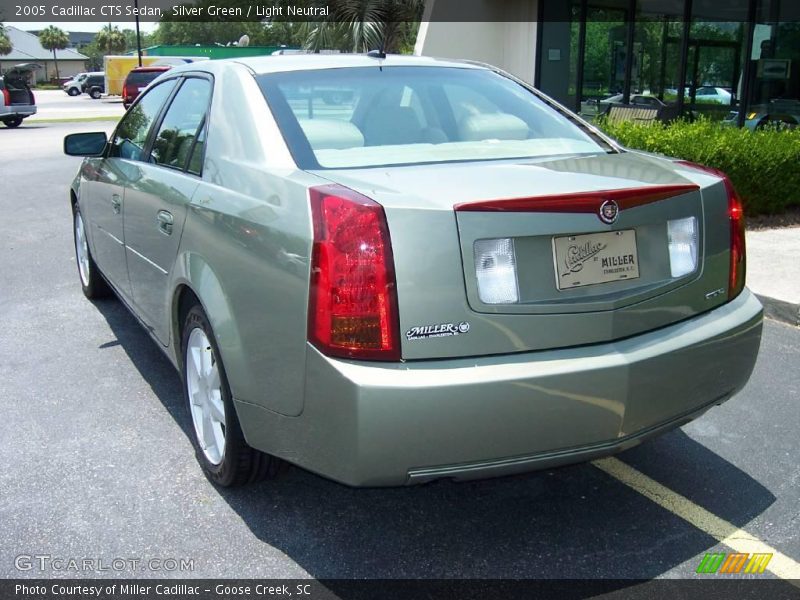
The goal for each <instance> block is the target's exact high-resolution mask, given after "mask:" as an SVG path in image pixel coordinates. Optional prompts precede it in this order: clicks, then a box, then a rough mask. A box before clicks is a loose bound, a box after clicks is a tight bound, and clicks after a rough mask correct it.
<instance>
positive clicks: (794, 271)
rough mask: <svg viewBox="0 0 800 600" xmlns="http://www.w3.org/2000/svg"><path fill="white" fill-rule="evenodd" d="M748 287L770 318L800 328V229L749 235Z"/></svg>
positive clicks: (748, 233) (791, 228) (754, 232)
mask: <svg viewBox="0 0 800 600" xmlns="http://www.w3.org/2000/svg"><path fill="white" fill-rule="evenodd" d="M747 287H749V288H750V290H752V291H753V293H755V294H756V295H757V296H758V297H759V298H760V299H761V302H762V303H763V304H764V312H765V313H766V315H767V316H768V317H771V318H773V319H777V320H779V321H784V322H786V323H791V324H792V325H800V227H786V228H782V229H765V230H760V231H748V232H747Z"/></svg>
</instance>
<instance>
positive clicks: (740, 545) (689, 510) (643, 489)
mask: <svg viewBox="0 0 800 600" xmlns="http://www.w3.org/2000/svg"><path fill="white" fill-rule="evenodd" d="M592 464H593V465H594V466H595V467H597V468H598V469H600V470H601V471H603V472H605V473H607V474H608V475H611V477H613V478H614V479H617V480H618V481H620V482H622V483H624V484H625V485H627V486H628V487H629V488H631V489H633V490H635V491H637V492H639V493H640V494H641V495H643V496H645V497H646V498H649V499H650V500H652V501H653V502H655V503H656V504H658V505H659V506H661V507H662V508H666V509H667V510H668V511H670V512H671V513H672V514H674V515H676V516H678V517H680V518H681V519H683V520H684V521H686V522H688V523H690V524H691V525H693V526H695V527H696V528H697V529H699V530H700V531H702V532H703V533H706V534H708V535H710V536H711V537H713V538H714V539H716V540H717V541H718V542H720V543H722V544H724V545H726V546H728V547H729V548H731V549H732V550H734V551H736V552H741V553H749V554H764V553H767V554H772V560H770V562H769V564H768V565H767V571H770V572H771V573H773V574H774V575H776V576H777V577H780V578H781V579H786V580H789V581H790V583H791V584H792V585H794V586H797V587H800V563H798V562H797V561H796V560H794V559H793V558H790V557H788V556H786V555H785V554H783V553H782V552H778V551H777V550H776V549H775V548H773V547H771V546H770V545H768V544H766V543H764V542H763V541H761V540H760V539H758V538H757V537H756V536H754V535H751V534H749V533H747V532H746V531H745V530H743V529H740V528H738V527H736V526H735V525H734V524H733V523H729V522H728V521H726V520H725V519H722V518H720V517H718V516H717V515H715V514H713V513H710V512H709V511H707V510H706V509H705V508H703V507H702V506H698V505H697V504H695V503H694V502H692V501H691V500H689V499H688V498H685V497H683V496H681V495H680V494H678V493H677V492H673V491H672V490H671V489H669V488H668V487H665V486H663V485H661V484H660V483H658V482H657V481H655V480H654V479H651V478H649V477H648V476H647V475H645V474H644V473H641V472H640V471H637V470H636V469H634V468H633V467H631V466H630V465H627V464H625V463H624V462H622V461H621V460H619V459H617V458H602V459H599V460H595V461H592Z"/></svg>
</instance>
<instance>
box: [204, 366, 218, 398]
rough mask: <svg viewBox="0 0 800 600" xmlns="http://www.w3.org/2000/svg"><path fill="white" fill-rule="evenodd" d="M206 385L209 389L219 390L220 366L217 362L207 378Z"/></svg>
mask: <svg viewBox="0 0 800 600" xmlns="http://www.w3.org/2000/svg"><path fill="white" fill-rule="evenodd" d="M206 385H207V386H208V389H209V390H212V391H213V390H219V368H217V365H216V363H214V366H213V367H211V372H210V373H209V374H208V377H207V378H206Z"/></svg>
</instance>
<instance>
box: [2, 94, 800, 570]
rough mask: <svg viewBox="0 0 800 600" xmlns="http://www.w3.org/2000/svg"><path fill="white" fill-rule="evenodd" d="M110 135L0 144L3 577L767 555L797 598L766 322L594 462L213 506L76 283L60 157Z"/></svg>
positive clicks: (280, 488) (123, 337) (118, 336)
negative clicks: (177, 564) (741, 372)
mask: <svg viewBox="0 0 800 600" xmlns="http://www.w3.org/2000/svg"><path fill="white" fill-rule="evenodd" d="M65 98H66V96H65ZM68 100H70V101H71V100H73V99H68ZM79 101H80V100H79ZM112 126H113V124H112V123H109V122H98V123H39V124H37V123H35V122H33V121H26V123H25V124H24V125H23V126H22V127H20V128H19V129H16V130H10V129H4V128H2V127H0V171H1V172H2V175H3V176H2V177H1V178H0V182H2V183H0V186H2V187H0V210H1V211H2V215H3V217H2V219H0V248H2V260H0V281H2V288H0V332H1V333H0V338H1V339H2V343H0V395H1V396H2V398H3V401H2V406H3V424H4V426H3V427H2V428H0V453H1V454H0V456H1V459H2V464H3V468H2V469H0V489H2V490H3V491H2V494H0V522H2V524H3V526H2V527H0V576H2V577H51V576H75V573H60V572H58V571H57V570H54V569H53V568H48V569H45V570H44V571H42V570H39V569H32V570H28V571H19V570H18V569H17V567H16V566H15V559H16V557H18V556H19V555H33V554H46V555H51V556H53V557H65V558H69V557H96V558H103V559H106V560H108V561H111V560H112V559H113V558H118V557H119V558H132V557H141V558H145V559H149V558H156V559H164V558H177V559H192V560H193V561H194V564H193V567H194V568H193V569H192V570H187V571H183V572H181V571H178V570H175V571H168V572H165V571H157V570H156V571H153V570H136V571H123V572H117V573H96V572H90V573H86V575H88V576H110V575H118V576H119V575H121V576H140V577H161V576H169V577H195V578H206V577H243V576H246V577H268V578H278V577H314V578H332V577H338V578H351V577H352V578H459V577H461V578H536V577H544V578H637V579H639V578H644V579H650V578H660V577H668V578H691V577H695V576H696V575H695V570H696V568H697V566H698V564H699V563H700V560H701V559H702V558H703V556H704V555H705V553H707V552H731V551H733V550H736V551H740V552H764V551H766V552H774V553H775V557H774V559H773V562H772V563H771V564H770V567H773V568H772V569H771V570H770V571H768V572H767V573H765V574H763V575H755V576H750V575H748V576H747V577H781V578H784V579H792V578H793V579H800V567H799V566H798V562H797V561H798V560H800V533H799V532H800V464H799V463H798V455H799V454H800V444H798V431H800V369H798V365H800V329H797V328H793V327H790V326H788V325H784V324H781V323H777V322H772V321H767V322H766V323H765V329H764V338H763V342H762V350H761V355H760V358H759V361H758V364H757V366H756V370H755V373H754V375H753V377H752V379H751V381H750V383H749V385H748V386H747V387H746V388H745V390H744V391H742V392H741V393H740V394H739V395H738V396H736V397H735V398H733V399H732V400H730V401H729V402H728V403H726V404H725V405H723V406H722V407H718V408H714V409H712V410H711V411H710V412H709V413H707V414H706V415H705V416H703V417H702V418H701V419H699V420H698V421H695V422H694V423H692V424H690V425H688V426H685V427H683V428H682V429H679V430H676V431H673V432H671V433H669V434H667V435H665V436H663V437H661V438H658V439H656V440H654V441H651V442H649V443H647V444H645V445H642V446H639V447H637V448H634V449H632V450H629V451H627V452H625V453H623V454H620V455H618V456H617V457H616V458H613V459H609V460H607V461H605V462H601V463H598V464H585V465H579V466H573V467H568V468H563V469H558V470H553V471H544V472H539V473H534V474H529V475H524V476H518V477H513V478H506V479H497V480H488V481H480V482H470V483H460V484H456V483H451V482H446V481H443V482H436V483H433V484H430V485H426V486H422V487H415V488H402V489H361V490H358V489H350V488H347V487H344V486H341V485H338V484H335V483H332V482H329V481H327V480H325V479H322V478H320V477H317V476H315V475H312V474H310V473H307V472H304V471H301V470H300V469H292V470H290V471H289V473H287V474H286V475H284V476H283V477H282V478H281V479H279V480H277V481H271V482H265V483H263V484H259V485H255V486H251V487H247V488H243V489H236V490H219V489H217V488H215V487H214V486H212V485H211V484H210V483H209V482H208V481H207V480H206V479H205V478H204V476H203V475H202V473H201V471H200V468H199V466H198V464H197V462H196V461H195V459H194V456H193V455H192V447H191V444H190V441H189V438H188V435H189V428H190V427H191V423H190V421H189V418H188V415H187V411H186V410H185V409H184V406H183V401H182V396H181V390H180V385H179V381H178V376H177V374H176V373H175V371H174V370H173V368H172V367H171V365H170V364H169V362H168V361H167V359H166V358H165V357H164V356H163V355H162V354H161V353H160V351H159V350H158V349H157V348H156V346H155V345H154V343H153V342H152V341H151V340H150V338H149V337H148V336H147V335H146V334H145V332H144V331H143V330H142V329H141V328H140V327H139V325H138V324H137V322H136V321H135V320H134V318H133V317H132V316H131V315H130V314H129V313H128V312H127V311H126V309H125V308H124V307H123V306H122V305H121V304H120V303H119V302H117V301H115V300H105V301H101V302H97V303H95V304H92V303H90V302H89V301H87V300H86V299H84V297H83V295H82V294H81V290H80V286H79V284H78V275H77V271H76V267H75V262H74V260H75V259H74V248H73V245H72V237H71V216H70V210H69V206H68V202H67V190H68V185H69V182H70V180H71V179H72V177H73V176H74V174H75V172H76V170H77V167H78V164H79V160H78V159H73V158H68V157H65V156H63V155H62V154H61V140H62V138H63V136H64V135H65V134H66V133H70V132H75V131H94V130H105V131H110V129H111V128H112ZM719 360H725V357H724V356H721V357H719ZM720 539H726V544H724V545H723V544H721V543H720V542H719V540H720ZM765 548H766V550H765Z"/></svg>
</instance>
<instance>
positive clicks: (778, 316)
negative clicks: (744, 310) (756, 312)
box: [756, 294, 800, 327]
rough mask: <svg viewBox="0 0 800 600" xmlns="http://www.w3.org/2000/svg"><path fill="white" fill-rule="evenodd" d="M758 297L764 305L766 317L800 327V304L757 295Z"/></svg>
mask: <svg viewBox="0 0 800 600" xmlns="http://www.w3.org/2000/svg"><path fill="white" fill-rule="evenodd" d="M756 297H757V298H758V299H759V300H760V301H761V304H763V305H764V316H765V317H767V318H769V319H774V320H775V321H781V322H782V323H788V324H789V325H794V326H796V327H800V304H792V303H791V302H786V301H784V300H777V299H776V298H770V297H769V296H762V295H761V294H756Z"/></svg>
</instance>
